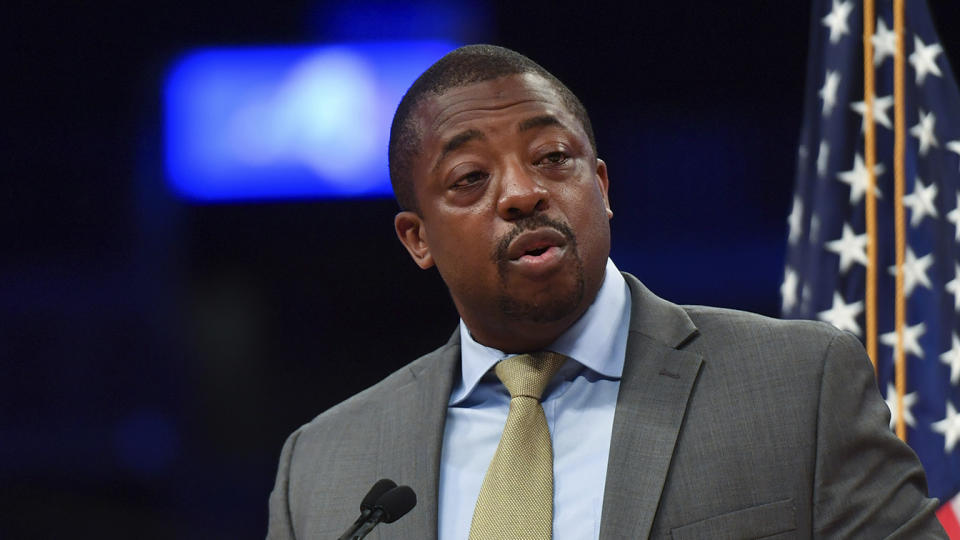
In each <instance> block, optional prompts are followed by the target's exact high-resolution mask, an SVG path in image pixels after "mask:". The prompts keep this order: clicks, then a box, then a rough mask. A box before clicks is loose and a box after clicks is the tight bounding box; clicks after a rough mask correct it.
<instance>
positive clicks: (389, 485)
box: [360, 478, 397, 512]
mask: <svg viewBox="0 0 960 540" xmlns="http://www.w3.org/2000/svg"><path fill="white" fill-rule="evenodd" d="M395 487H397V483H396V482H394V481H393V480H390V479H389V478H381V479H380V480H377V483H375V484H374V485H373V487H371V488H370V491H368V492H367V494H366V496H365V497H364V498H363V500H362V501H361V502H360V511H361V512H364V511H366V510H373V508H374V506H375V505H376V504H377V501H378V500H380V497H383V494H384V493H386V492H388V491H390V490H391V489H393V488H395Z"/></svg>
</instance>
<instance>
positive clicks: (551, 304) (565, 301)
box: [498, 273, 585, 323]
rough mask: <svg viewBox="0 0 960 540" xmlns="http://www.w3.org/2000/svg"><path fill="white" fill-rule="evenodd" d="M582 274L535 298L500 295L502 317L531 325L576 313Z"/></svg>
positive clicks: (580, 295)
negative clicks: (570, 281) (571, 281)
mask: <svg viewBox="0 0 960 540" xmlns="http://www.w3.org/2000/svg"><path fill="white" fill-rule="evenodd" d="M584 288H585V287H584V281H583V274H582V273H580V274H578V275H576V276H575V279H574V281H573V283H569V284H565V286H563V287H549V288H548V289H546V290H545V291H543V292H542V293H541V294H540V295H537V296H538V297H536V298H521V297H518V296H516V295H510V294H506V293H504V294H502V295H501V296H500V298H499V299H498V304H499V308H500V312H501V313H502V314H503V316H504V317H506V318H508V319H511V320H514V321H518V322H531V323H554V322H558V321H562V320H564V319H565V318H568V317H570V316H571V315H573V314H575V313H577V311H578V310H579V308H580V306H581V305H582V303H583V297H584Z"/></svg>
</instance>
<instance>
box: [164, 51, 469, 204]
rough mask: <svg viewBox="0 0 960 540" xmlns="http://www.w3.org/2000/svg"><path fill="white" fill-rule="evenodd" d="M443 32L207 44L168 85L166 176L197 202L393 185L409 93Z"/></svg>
mask: <svg viewBox="0 0 960 540" xmlns="http://www.w3.org/2000/svg"><path fill="white" fill-rule="evenodd" d="M454 47H455V45H454V44H452V43H449V42H441V41H408V42H391V43H361V44H350V45H329V46H323V47H270V48H235V49H206V50H200V51H196V52H193V53H191V54H188V55H187V56H185V57H183V58H182V59H180V60H179V61H178V62H177V63H176V64H175V65H174V66H173V68H172V69H171V70H170V73H169V75H168V77H167V82H166V93H165V126H164V127H165V159H166V172H167V180H168V181H169V183H170V185H171V186H172V187H173V189H174V190H175V191H176V192H177V193H178V194H179V195H181V196H183V197H185V198H187V199H189V200H193V201H198V202H204V201H223V200H249V199H261V200H262V199H284V198H341V197H377V196H389V195H391V193H392V191H391V189H390V180H389V175H388V172H387V142H388V140H389V135H390V122H391V120H392V118H393V113H394V111H395V110H396V107H397V104H398V103H399V102H400V98H401V97H402V96H403V93H404V92H405V91H406V90H407V88H408V87H409V86H410V84H411V83H412V82H413V81H414V79H416V77H417V76H418V75H419V74H420V73H422V72H423V71H424V70H425V69H426V68H427V67H429V66H430V64H432V63H433V62H435V61H436V60H437V59H439V58H440V57H441V56H443V55H444V54H446V53H447V52H449V51H450V50H452V49H453V48H454Z"/></svg>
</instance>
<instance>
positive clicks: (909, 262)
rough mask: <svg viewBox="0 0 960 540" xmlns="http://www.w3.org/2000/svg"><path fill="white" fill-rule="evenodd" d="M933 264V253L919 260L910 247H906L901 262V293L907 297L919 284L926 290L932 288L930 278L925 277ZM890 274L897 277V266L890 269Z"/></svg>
mask: <svg viewBox="0 0 960 540" xmlns="http://www.w3.org/2000/svg"><path fill="white" fill-rule="evenodd" d="M932 264H933V253H932V252H931V253H927V254H926V255H924V256H923V257H920V258H919V259H918V258H917V257H916V255H914V254H913V250H912V249H910V246H907V253H906V257H905V258H904V261H903V292H904V294H906V295H907V296H910V293H912V292H913V288H914V287H916V286H917V284H918V283H919V284H920V285H923V286H924V287H926V288H928V289H932V288H933V284H932V283H930V278H929V277H927V269H929V268H930V265H932ZM890 274H891V275H894V276H895V275H897V266H896V265H893V266H891V267H890Z"/></svg>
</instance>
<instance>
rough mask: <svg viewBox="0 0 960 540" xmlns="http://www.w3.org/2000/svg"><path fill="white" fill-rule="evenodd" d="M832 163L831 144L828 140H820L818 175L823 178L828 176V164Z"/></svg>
mask: <svg viewBox="0 0 960 540" xmlns="http://www.w3.org/2000/svg"><path fill="white" fill-rule="evenodd" d="M829 165H830V144H829V143H827V141H820V148H819V149H818V151H817V176H819V177H820V178H823V177H825V176H827V166H829Z"/></svg>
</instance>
